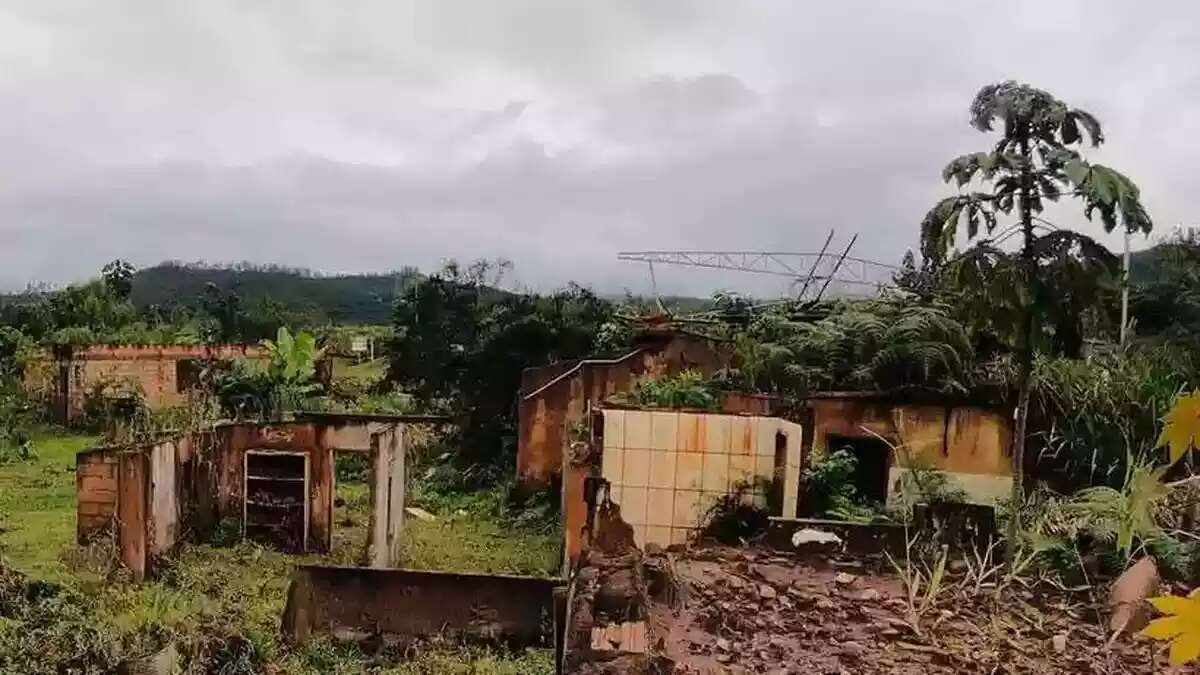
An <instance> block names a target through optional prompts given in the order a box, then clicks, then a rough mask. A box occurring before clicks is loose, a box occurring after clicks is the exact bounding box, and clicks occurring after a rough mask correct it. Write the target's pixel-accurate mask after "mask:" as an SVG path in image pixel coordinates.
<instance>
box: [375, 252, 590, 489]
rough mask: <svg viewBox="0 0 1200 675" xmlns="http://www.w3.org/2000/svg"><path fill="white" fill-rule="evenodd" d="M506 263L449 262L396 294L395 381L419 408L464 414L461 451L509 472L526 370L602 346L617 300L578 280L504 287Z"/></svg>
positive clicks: (465, 462)
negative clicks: (542, 288) (531, 290)
mask: <svg viewBox="0 0 1200 675" xmlns="http://www.w3.org/2000/svg"><path fill="white" fill-rule="evenodd" d="M506 269H507V266H506V264H504V263H503V262H502V263H492V262H489V261H479V262H476V263H474V264H472V265H470V266H467V267H462V266H460V265H458V264H456V263H450V264H447V265H446V266H445V267H444V268H443V269H442V270H441V271H440V272H438V273H437V274H433V275H431V276H428V277H424V278H422V279H420V280H419V281H417V282H416V283H414V284H413V285H412V286H410V287H409V288H408V290H406V291H405V292H404V294H403V295H402V296H401V297H400V298H399V299H398V301H397V302H396V309H395V315H394V321H393V325H394V335H395V337H394V339H393V341H392V343H391V345H390V347H389V351H390V353H391V366H390V368H389V370H388V376H387V381H388V382H389V383H394V384H396V385H399V386H400V387H401V388H402V389H403V390H404V391H406V392H408V393H409V394H411V395H412V396H413V397H414V399H415V400H416V402H417V403H418V405H419V406H421V407H422V408H424V409H427V410H442V411H447V412H450V413H452V414H454V415H455V416H456V417H459V418H460V419H462V420H463V424H462V426H461V430H460V434H461V435H460V438H459V441H460V442H459V446H460V450H459V453H458V456H457V459H458V463H459V466H460V467H466V466H470V465H474V464H480V465H486V466H490V467H503V468H504V470H507V468H508V467H509V466H511V465H512V461H513V460H514V458H515V456H516V422H517V420H516V397H517V391H518V389H519V388H520V384H521V371H522V370H524V369H525V368H529V367H532V366H539V365H545V364H548V363H552V362H556V361H561V360H566V359H573V358H581V357H585V356H589V355H591V354H592V353H593V352H594V350H596V348H597V336H598V335H599V334H601V332H602V331H601V328H602V326H603V325H604V324H605V323H606V322H608V321H610V319H611V317H612V307H611V305H610V304H609V303H608V302H606V301H604V300H601V299H600V298H598V297H596V295H595V294H593V293H592V292H591V291H589V290H587V289H585V288H582V287H579V286H571V287H569V288H567V289H566V290H563V291H559V292H556V293H553V294H551V295H536V294H516V293H507V292H503V291H499V290H497V289H496V285H497V283H498V279H499V276H500V275H502V274H503V273H504V271H505V270H506Z"/></svg>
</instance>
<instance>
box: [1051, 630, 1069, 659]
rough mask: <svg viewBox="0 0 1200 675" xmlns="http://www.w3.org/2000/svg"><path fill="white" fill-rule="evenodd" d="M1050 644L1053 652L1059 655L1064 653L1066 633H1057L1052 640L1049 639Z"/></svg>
mask: <svg viewBox="0 0 1200 675" xmlns="http://www.w3.org/2000/svg"><path fill="white" fill-rule="evenodd" d="M1050 642H1051V643H1052V644H1053V645H1054V651H1055V652H1057V653H1059V654H1064V653H1066V651H1067V634H1066V633H1059V634H1058V635H1055V636H1054V637H1053V638H1051V639H1050Z"/></svg>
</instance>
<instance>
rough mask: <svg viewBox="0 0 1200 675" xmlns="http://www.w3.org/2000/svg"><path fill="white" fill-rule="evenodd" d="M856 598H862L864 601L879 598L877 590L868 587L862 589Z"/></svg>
mask: <svg viewBox="0 0 1200 675" xmlns="http://www.w3.org/2000/svg"><path fill="white" fill-rule="evenodd" d="M858 599H859V600H864V601H866V602H871V601H874V600H878V599H879V591H877V590H875V589H874V588H868V589H867V590H865V591H863V592H862V594H861V595H859V596H858Z"/></svg>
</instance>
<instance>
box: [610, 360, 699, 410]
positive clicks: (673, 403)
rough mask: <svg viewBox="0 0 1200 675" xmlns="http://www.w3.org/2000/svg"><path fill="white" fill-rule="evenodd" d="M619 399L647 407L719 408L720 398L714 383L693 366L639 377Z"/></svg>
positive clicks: (622, 401)
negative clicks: (689, 368)
mask: <svg viewBox="0 0 1200 675" xmlns="http://www.w3.org/2000/svg"><path fill="white" fill-rule="evenodd" d="M618 401H619V402H621V403H626V404H630V405H636V406H641V407H646V408H702V409H704V410H716V409H718V408H719V407H720V405H721V401H720V399H719V397H718V396H717V394H716V391H715V383H714V382H712V381H711V380H708V379H707V378H705V377H704V375H702V374H700V373H699V372H697V371H694V370H685V371H683V372H682V373H679V374H678V375H671V376H667V377H659V378H652V379H646V380H639V381H638V382H637V383H636V384H634V386H633V387H632V388H631V389H630V390H629V391H628V392H626V393H625V394H623V395H622V396H620V397H618Z"/></svg>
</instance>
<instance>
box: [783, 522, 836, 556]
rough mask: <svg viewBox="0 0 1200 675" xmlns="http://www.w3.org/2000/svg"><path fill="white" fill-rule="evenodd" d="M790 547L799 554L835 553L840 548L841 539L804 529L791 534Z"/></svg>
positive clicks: (818, 531)
mask: <svg viewBox="0 0 1200 675" xmlns="http://www.w3.org/2000/svg"><path fill="white" fill-rule="evenodd" d="M792 546H794V547H795V548H796V552H797V553H801V554H829V553H836V552H837V551H839V550H840V549H841V547H842V538H841V537H839V536H837V535H836V534H834V533H832V532H823V531H821V530H814V529H812V528H809V527H806V528H804V529H803V530H797V531H796V532H795V533H794V534H792Z"/></svg>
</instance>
